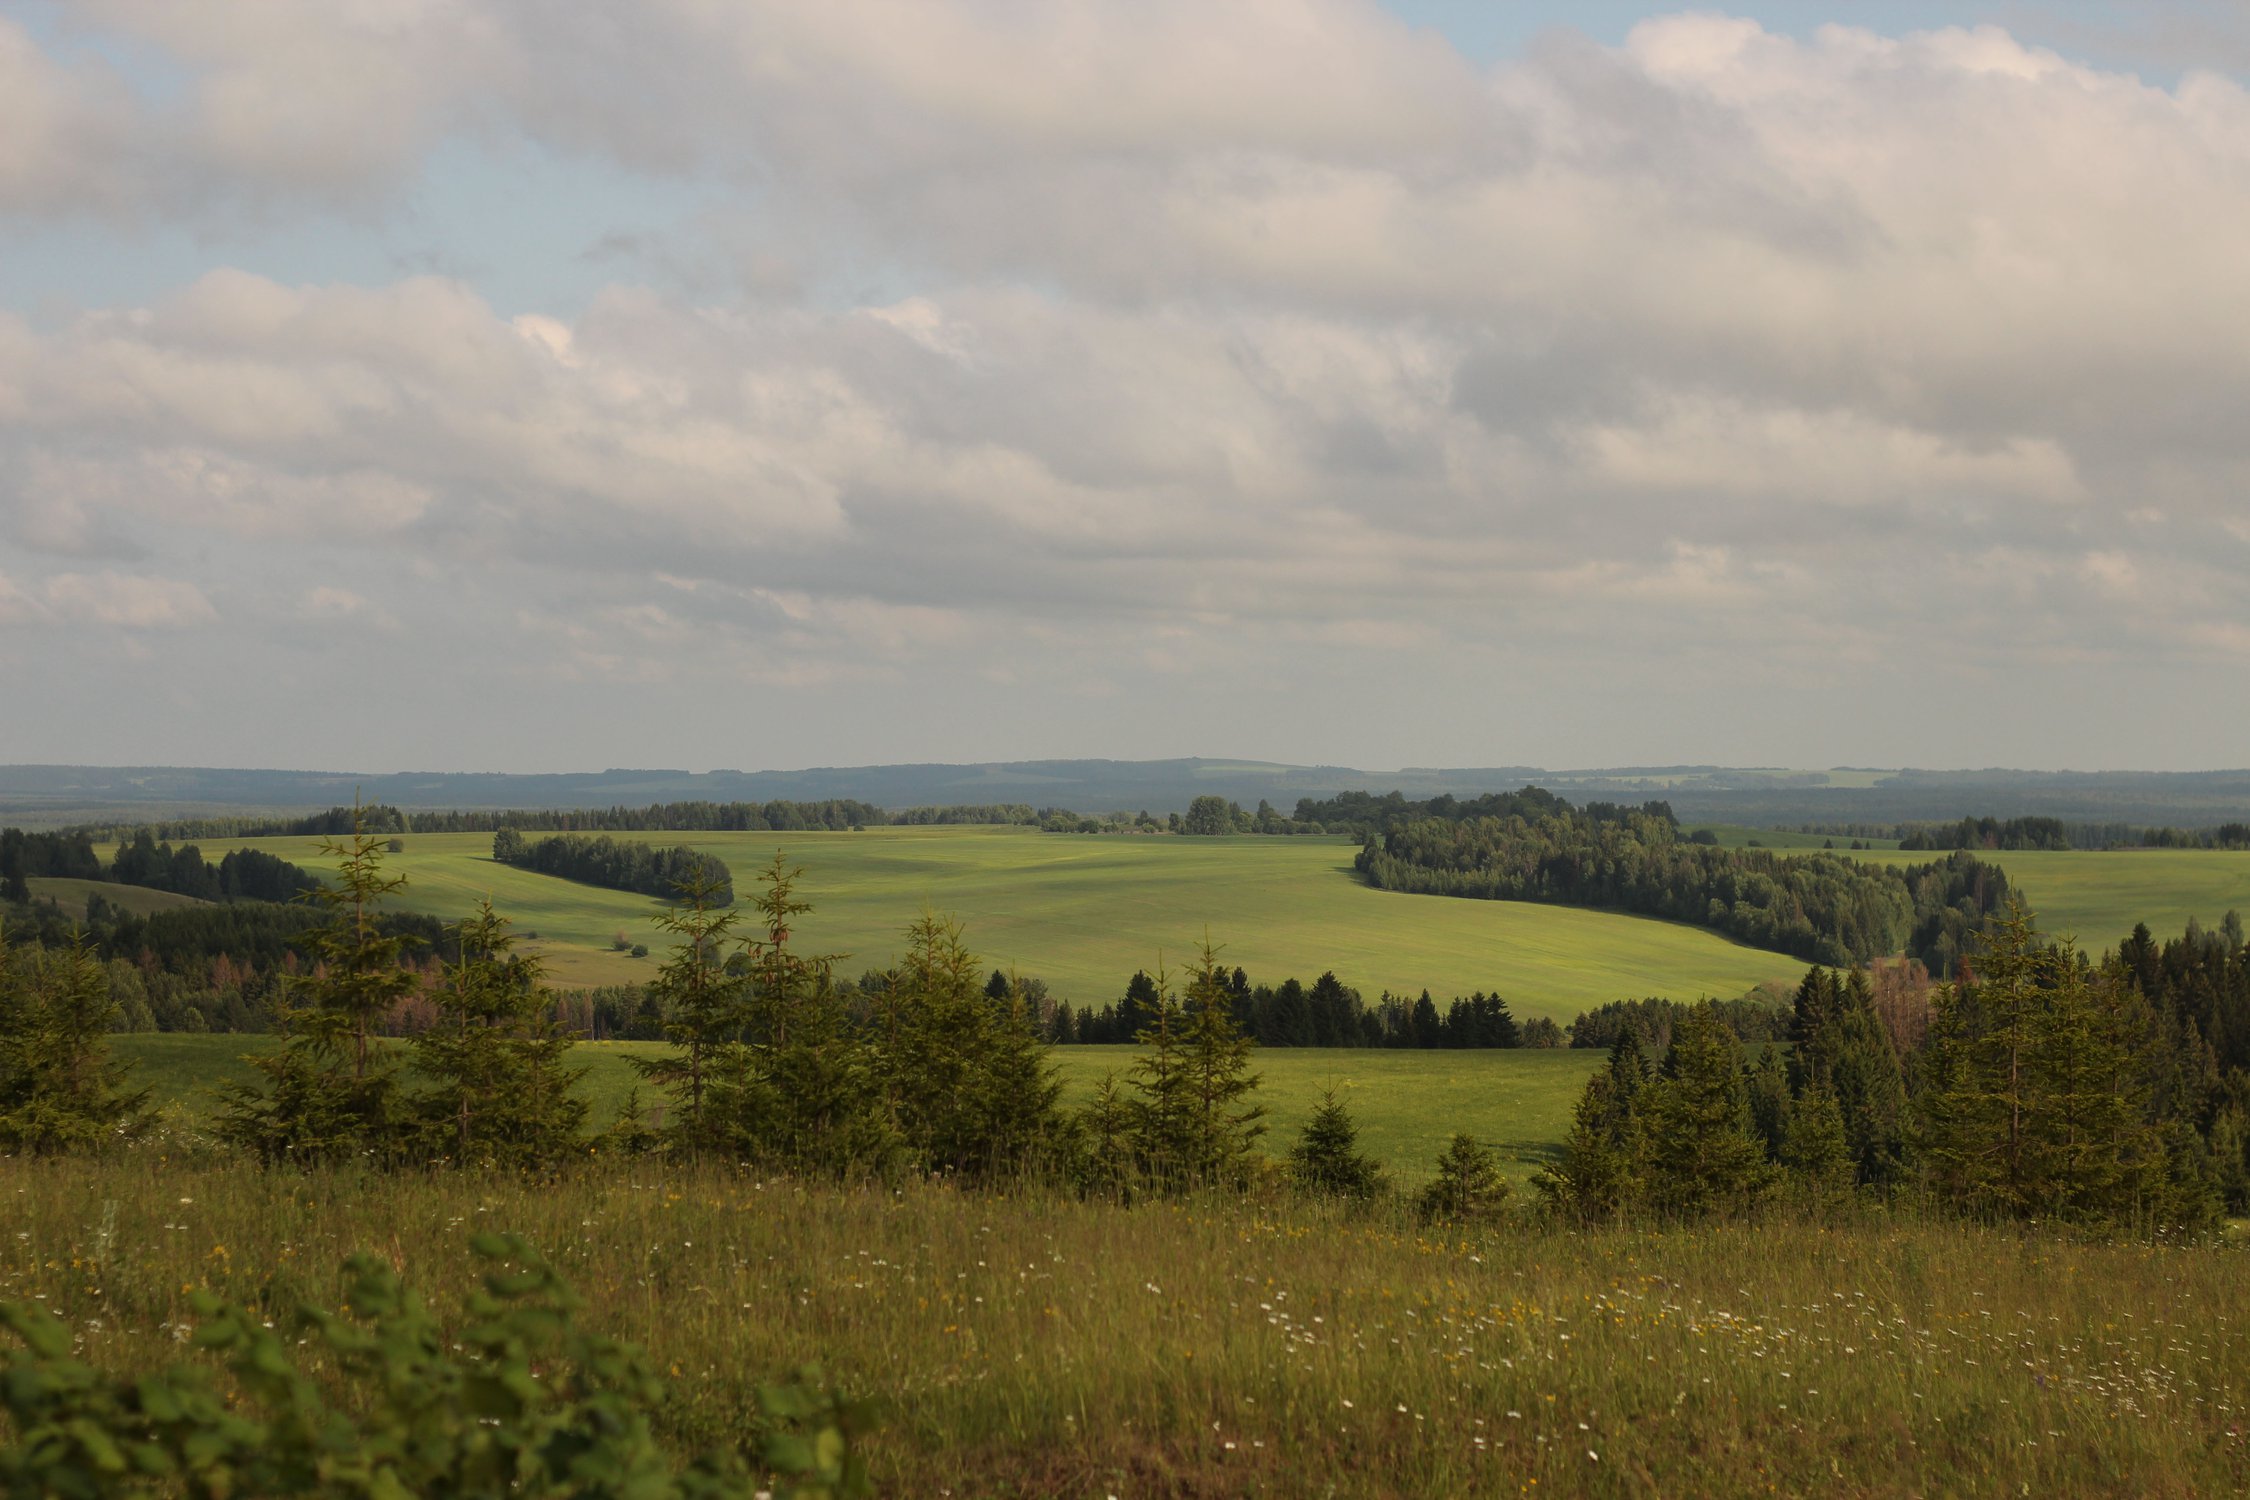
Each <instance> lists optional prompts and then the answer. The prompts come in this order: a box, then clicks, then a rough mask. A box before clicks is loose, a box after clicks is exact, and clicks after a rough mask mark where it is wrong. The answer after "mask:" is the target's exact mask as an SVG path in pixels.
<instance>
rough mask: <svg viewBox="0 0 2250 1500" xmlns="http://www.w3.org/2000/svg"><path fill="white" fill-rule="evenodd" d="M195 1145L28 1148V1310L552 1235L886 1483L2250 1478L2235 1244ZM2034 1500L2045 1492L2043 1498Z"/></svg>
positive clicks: (1054, 1488) (458, 1261)
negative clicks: (1020, 1191) (1590, 1222)
mask: <svg viewBox="0 0 2250 1500" xmlns="http://www.w3.org/2000/svg"><path fill="white" fill-rule="evenodd" d="M181 1147H182V1143H181V1142H180V1140H178V1139H177V1138H176V1137H175V1138H174V1139H172V1140H170V1141H168V1142H164V1143H159V1144H157V1145H155V1146H151V1147H147V1148H143V1149H141V1150H138V1151H136V1152H133V1153H130V1154H127V1155H124V1156H121V1157H119V1158H116V1159H113V1160H110V1161H107V1162H95V1163H88V1162H76V1163H65V1164H41V1163H31V1162H23V1161H0V1205H4V1207H0V1224H5V1225H6V1229H5V1231H4V1232H0V1297H8V1298H25V1297H36V1298H38V1299H39V1300H41V1301H43V1302H44V1303H45V1304H46V1305H47V1306H49V1307H51V1308H53V1309H55V1310H56V1311H57V1312H59V1313H61V1314H63V1315H64V1316H66V1317H68V1318H69V1319H70V1320H72V1321H73V1322H74V1323H76V1324H77V1325H78V1326H79V1328H80V1330H81V1337H82V1340H83V1343H84V1346H85V1349H86V1351H87V1352H88V1354H89V1355H90V1356H91V1357H92V1358H94V1359H96V1360H97V1361H99V1362H101V1363H103V1364H105V1365H109V1366H113V1367H116V1368H133V1367H137V1366H141V1365H145V1364H146V1363H148V1362H150V1361H153V1360H156V1359H160V1358H169V1357H173V1356H174V1355H176V1354H177V1353H178V1346H177V1343H176V1340H177V1339H178V1338H179V1337H180V1335H181V1332H182V1330H181V1321H182V1319H183V1318H184V1317H185V1316H186V1292H187V1291H188V1289H190V1288H192V1287H197V1286H209V1287H213V1288H217V1289H220V1290H223V1291H226V1292H229V1293H231V1294H232V1295H234V1296H237V1297H241V1298H247V1299H252V1300H263V1301H264V1302H266V1303H267V1304H269V1305H274V1306H282V1305H285V1304H287V1303H289V1302H291V1301H293V1300H294V1299H297V1298H300V1297H305V1296H327V1295H330V1294H332V1292H333V1286H334V1283H333V1274H334V1268H335V1266H336V1263H337V1262H338V1261H339V1260H340V1259H341V1258H342V1256H343V1255H344V1254H345V1253H346V1252H347V1251H349V1250H351V1249H354V1248H359V1247H368V1248H373V1249H376V1250H379V1251H381V1252H383V1253H385V1254H387V1255H389V1256H390V1257H391V1258H392V1259H393V1260H394V1261H396V1262H397V1263H399V1264H400V1265H401V1266H402V1267H403V1268H404V1269H405V1270H406V1272H407V1273H408V1275H409V1276H410V1277H411V1278H412V1280H413V1281H414V1282H415V1284H416V1285H417V1286H419V1287H421V1288H422V1289H424V1290H425V1291H427V1292H428V1293H430V1294H431V1297H432V1300H433V1301H434V1302H437V1303H439V1304H440V1305H445V1304H448V1303H450V1301H451V1298H452V1292H453V1289H455V1288H457V1287H459V1286H461V1285H463V1284H465V1282H466V1280H467V1278H468V1276H469V1274H470V1270H469V1258H468V1256H467V1254H466V1250H465V1239H466V1236H467V1234H468V1233H469V1232H470V1231H471V1230H472V1229H475V1228H483V1227H494V1228H506V1229H514V1230H519V1231H522V1232H524V1233H526V1234H528V1235H529V1236H530V1237H531V1238H532V1239H533V1240H534V1241H535V1242H537V1243H538V1244H540V1245H542V1246H544V1247H545V1248H546V1249H547V1250H548V1251H549V1252H550V1253H551V1254H552V1255H554V1256H555V1257H556V1258H557V1260H558V1261H559V1263H560V1264H561V1265H562V1266H563V1267H564V1268H565V1269H566V1271H567V1272H568V1274H569V1275H570V1276H571V1277H572V1278H573V1279H574V1280H575V1281H576V1282H577V1284H578V1286H579V1287H580V1289H581V1290H582V1291H583V1292H584V1293H586V1295H587V1296H588V1297H589V1298H590V1300H591V1304H592V1307H591V1312H590V1316H591V1318H592V1319H593V1321H594V1322H595V1323H596V1324H597V1326H600V1327H602V1328H604V1329H606V1330H608V1331H612V1332H615V1333H618V1334H621V1335H624V1336H626V1337H629V1338H633V1339H636V1340H639V1341H641V1342H643V1343H645V1344H646V1345H648V1346H649V1347H650V1348H651V1349H652V1350H653V1351H654V1352H655V1353H656V1354H657V1355H658V1357H659V1358H660V1360H661V1362H662V1364H663V1365H664V1367H665V1368H667V1369H668V1370H670V1371H671V1372H672V1374H673V1376H674V1377H675V1378H674V1384H673V1394H672V1397H671V1399H670V1404H669V1406H668V1409H667V1410H666V1412H665V1413H664V1416H663V1420H664V1423H665V1425H666V1426H667V1427H668V1428H669V1429H670V1430H671V1431H672V1432H674V1433H675V1434H677V1435H679V1436H680V1437H683V1438H685V1439H689V1440H692V1441H695V1442H704V1443H714V1442H725V1441H728V1440H729V1439H730V1437H732V1436H734V1435H737V1434H738V1433H739V1432H740V1430H741V1426H742V1418H743V1413H744V1412H745V1410H746V1409H747V1407H748V1404H749V1402H750V1399H751V1392H752V1391H753V1389H754V1387H755V1386H756V1384H757V1383H758V1381H760V1380H761V1379H763V1378H766V1377H768V1376H770V1375H771V1374H773V1373H775V1372H777V1371H779V1370H782V1369H784V1368H786V1367H789V1366H791V1365H793V1364H795V1363H797V1362H798V1361H801V1360H803V1359H805V1358H808V1357H818V1358H820V1359H822V1360H824V1361H825V1362H826V1363H827V1365H828V1367H829V1368H830V1370H831V1371H832V1372H834V1373H836V1374H838V1375H839V1376H841V1377H842V1378H843V1380H844V1382H845V1383H846V1384H847V1386H848V1387H849V1388H851V1389H853V1390H856V1391H859V1392H863V1393H876V1394H879V1395H881V1396H882V1397H884V1398H885V1399H886V1400H887V1401H888V1403H889V1411H888V1415H887V1417H886V1420H885V1424H884V1426H883V1429H882V1431H881V1432H880V1434H879V1435H878V1437H877V1438H876V1440H875V1453H874V1458H875V1463H876V1468H877V1471H878V1473H879V1474H881V1475H883V1476H884V1478H885V1481H886V1485H885V1487H886V1490H887V1492H891V1493H913V1494H939V1493H947V1492H950V1493H954V1494H1026V1495H1028V1494H1042V1495H1043V1494H1062V1495H1094V1496H1101V1495H1119V1496H1125V1495H1136V1496H1137V1495H1148V1494H1174V1495H1220V1494H1226V1495H1233V1494H1249V1493H1261V1494H1286V1495H1391V1494H1427V1495H1437V1494H1448V1495H1450V1494H1501V1493H1509V1494H1516V1493H1530V1494H1554V1493H1589V1494H1620V1495H1622V1494H1635V1495H1638V1494H1667V1495H1696V1494H1700V1495H1715V1494H1729V1495H1731V1494H1765V1493H1779V1494H1809V1493H1815V1492H1817V1493H1820V1494H1823V1495H1939V1494H2000V1493H2003V1492H2004V1493H2008V1494H2018V1493H2030V1494H2035V1495H2073V1494H2118V1495H2125V1494H2131V1495H2179V1496H2189V1495H2210V1494H2220V1493H2240V1492H2241V1491H2242V1490H2243V1489H2244V1487H2245V1486H2246V1485H2250V1460H2246V1455H2245V1453H2244V1451H2243V1447H2244V1445H2243V1440H2242V1438H2241V1437H2240V1435H2239V1432H2240V1429H2241V1428H2242V1426H2243V1422H2244V1418H2245V1414H2246V1408H2245V1401H2246V1399H2250V1341H2245V1339H2244V1338H2243V1336H2242V1335H2243V1333H2244V1331H2245V1330H2246V1329H2250V1278H2245V1276H2244V1275H2243V1271H2244V1270H2245V1266H2244V1263H2243V1261H2242V1258H2241V1255H2240V1253H2239V1252H2238V1251H2236V1250H2234V1249H2231V1248H2228V1247H2223V1246H2219V1247H2188V1248H2179V1247H2156V1248H2151V1247H2119V1246H2086V1245H2077V1244H2072V1243H2068V1242H2065V1241H2062V1240H2058V1239H2053V1238H2048V1237H2043V1236H2032V1237H2022V1236H2017V1235H2010V1234H2003V1233H1993V1232H1984V1231H1976V1230H1969V1229H1960V1228H1951V1227H1932V1226H1923V1225H1892V1224H1884V1223H1881V1222H1877V1223H1873V1224H1862V1225H1859V1226H1857V1227H1853V1228H1849V1229H1823V1228H1821V1227H1818V1226H1811V1225H1795V1224H1769V1225H1763V1226H1738V1227H1721V1228H1711V1229H1703V1230H1696V1231H1691V1232H1676V1233H1669V1234H1658V1233H1644V1232H1625V1231H1619V1232H1613V1233H1604V1234H1598V1235H1591V1236H1586V1235H1570V1234H1560V1233H1554V1232H1546V1231H1541V1230H1538V1229H1536V1228H1534V1227H1533V1226H1531V1225H1530V1224H1528V1223H1520V1224H1516V1225H1513V1226H1510V1227H1507V1228H1504V1229H1500V1230H1496V1231H1494V1232H1491V1233H1488V1234H1481V1235H1476V1236H1471V1237H1466V1238H1463V1237H1456V1236H1446V1235H1431V1234H1425V1233H1422V1232H1419V1231H1418V1230H1417V1229H1416V1228H1415V1227H1414V1226H1412V1225H1411V1224H1410V1223H1409V1222H1407V1221H1406V1220H1404V1219H1403V1218H1401V1217H1400V1216H1398V1215H1397V1214H1395V1213H1392V1212H1378V1213H1375V1214H1372V1215H1365V1216H1360V1217H1352V1216H1347V1215H1343V1214H1340V1213H1338V1212H1336V1211H1333V1210H1330V1209H1325V1208H1321V1207H1317V1206H1306V1205H1302V1204H1296V1203H1292V1202H1288V1201H1275V1202H1267V1203H1245V1202H1202V1203H1194V1204H1187V1205H1176V1206H1174V1205H1167V1206H1153V1207H1141V1208H1121V1207H1117V1206H1113V1205H1107V1204H1081V1203H1076V1202H1070V1201H1062V1200H1056V1199H1053V1198H1048V1197H1043V1196H1024V1197H1008V1198H978V1197H973V1196H968V1195H965V1194H960V1193H956V1192H954V1191H951V1190H949V1189H946V1188H943V1187H934V1186H933V1187H924V1186H917V1187H913V1188H909V1189H907V1190H905V1191H902V1192H890V1191H880V1190H870V1191H846V1190H839V1189H834V1188H826V1187H806V1186H802V1185H797V1184H792V1183H786V1182H774V1181H762V1180H760V1179H758V1178H755V1177H743V1176H737V1175H734V1174H729V1173H716V1172H704V1173H681V1172H673V1171H666V1170H663V1169H661V1168H659V1167H657V1166H655V1165H653V1164H648V1163H631V1162H614V1161H597V1162H589V1163H588V1164H587V1165H586V1167H585V1168H584V1169H583V1170H580V1171H578V1172H574V1173H572V1174H570V1175H569V1176H567V1177H566V1178H565V1179H563V1180H562V1181H561V1182H559V1183H545V1184H530V1183H524V1182H521V1181H517V1180H513V1179H495V1178H481V1177H475V1176H444V1177H417V1176H401V1177H389V1178H386V1177H375V1176H317V1177H290V1176H279V1175H264V1174H260V1173H256V1172H253V1171H249V1170H246V1169H243V1168H240V1167H237V1166H231V1165H226V1164H222V1163H211V1164H201V1161H200V1157H199V1154H198V1153H197V1152H195V1151H194V1150H193V1149H192V1148H191V1149H189V1150H188V1151H187V1152H186V1153H185V1158H184V1159H183V1156H182V1152H181ZM2026 1487H2028V1489H2026Z"/></svg>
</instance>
